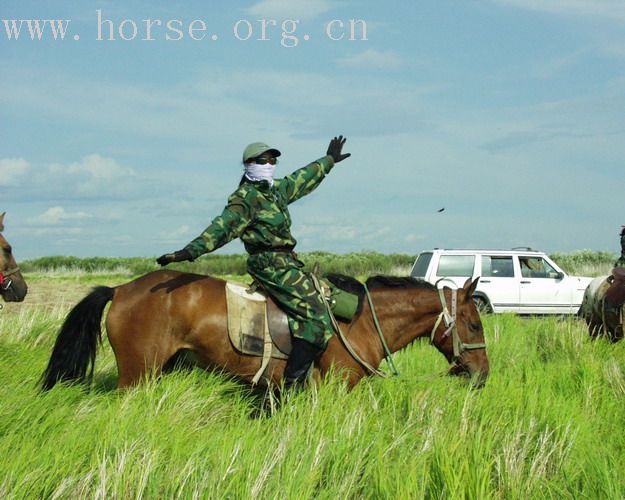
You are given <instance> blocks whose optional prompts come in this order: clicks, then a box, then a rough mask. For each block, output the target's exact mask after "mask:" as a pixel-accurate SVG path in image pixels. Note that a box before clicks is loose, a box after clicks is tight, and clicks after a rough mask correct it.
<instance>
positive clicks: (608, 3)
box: [491, 0, 625, 19]
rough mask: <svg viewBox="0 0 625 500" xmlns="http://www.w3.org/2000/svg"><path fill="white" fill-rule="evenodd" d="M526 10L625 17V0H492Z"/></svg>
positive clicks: (615, 17)
mask: <svg viewBox="0 0 625 500" xmlns="http://www.w3.org/2000/svg"><path fill="white" fill-rule="evenodd" d="M491 1H493V2H495V3H498V4H500V5H509V6H511V7H518V8H521V9H526V10H534V11H540V12H550V13H552V14H566V15H579V16H600V17H606V18H611V19H625V2H623V0H592V1H590V0H491Z"/></svg>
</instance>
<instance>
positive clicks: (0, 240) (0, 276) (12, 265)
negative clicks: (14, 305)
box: [0, 212, 28, 302]
mask: <svg viewBox="0 0 625 500" xmlns="http://www.w3.org/2000/svg"><path fill="white" fill-rule="evenodd" d="M5 214H6V212H3V213H2V214H0V296H2V298H3V299H4V300H5V301H6V302H22V301H23V300H24V297H26V292H27V291H28V287H27V286H26V281H24V277H23V276H22V273H21V272H20V268H19V267H18V265H17V263H16V262H15V258H14V257H13V249H12V248H11V245H10V244H9V242H8V241H7V240H6V239H5V238H4V236H3V235H2V231H4V216H5Z"/></svg>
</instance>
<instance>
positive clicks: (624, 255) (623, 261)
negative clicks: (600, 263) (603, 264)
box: [614, 226, 625, 267]
mask: <svg viewBox="0 0 625 500" xmlns="http://www.w3.org/2000/svg"><path fill="white" fill-rule="evenodd" d="M621 227H622V229H621V256H620V257H619V259H618V260H617V261H616V262H615V263H614V267H625V226H621Z"/></svg>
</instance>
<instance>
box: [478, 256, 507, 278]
mask: <svg viewBox="0 0 625 500" xmlns="http://www.w3.org/2000/svg"><path fill="white" fill-rule="evenodd" d="M482 276H484V277H485V278H514V267H513V265H512V257H495V256H490V255H483V256H482Z"/></svg>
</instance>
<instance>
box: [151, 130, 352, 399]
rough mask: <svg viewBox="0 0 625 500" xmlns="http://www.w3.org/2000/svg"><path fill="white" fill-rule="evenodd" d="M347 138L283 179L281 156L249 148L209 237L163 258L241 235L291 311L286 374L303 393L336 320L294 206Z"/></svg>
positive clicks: (261, 276) (259, 272) (254, 267)
mask: <svg viewBox="0 0 625 500" xmlns="http://www.w3.org/2000/svg"><path fill="white" fill-rule="evenodd" d="M345 141H346V139H344V138H343V136H339V137H335V138H334V139H332V140H331V141H330V145H329V146H328V150H327V155H326V156H324V157H322V158H320V159H318V160H316V161H314V162H312V163H310V164H309V165H307V166H306V167H303V168H300V169H299V170H296V171H295V172H293V173H292V174H290V175H287V176H286V177H284V178H282V179H275V180H274V178H273V173H274V170H275V167H276V164H277V163H278V160H277V157H278V156H280V154H281V153H280V151H278V150H277V149H274V148H270V147H269V146H268V145H266V144H264V143H260V142H255V143H252V144H250V145H248V146H247V147H246V148H245V150H244V151H243V166H244V169H245V172H244V174H243V177H242V178H241V182H240V184H239V187H238V189H237V190H236V191H235V192H234V193H232V194H231V195H230V197H229V198H228V204H227V205H226V207H225V208H224V210H223V212H222V213H221V215H219V216H217V217H216V218H215V219H213V221H212V222H211V224H210V225H209V226H208V227H207V228H206V229H205V230H204V232H203V233H202V234H201V235H200V236H199V237H197V238H196V239H194V240H193V241H191V243H189V244H188V245H187V246H186V247H184V249H182V250H178V251H177V252H174V253H169V254H165V255H162V256H161V257H159V258H158V259H157V262H158V263H159V264H160V265H161V266H164V265H167V264H169V263H170V262H179V261H183V260H189V261H192V260H194V259H196V258H197V257H199V256H200V255H202V254H204V253H208V252H212V251H213V250H216V249H217V248H219V247H221V246H223V245H225V244H226V243H228V242H229V241H231V240H233V239H235V238H237V237H240V238H241V240H243V243H244V245H245V249H246V250H247V252H248V253H249V255H250V256H249V258H248V260H247V270H248V272H249V274H250V275H251V276H252V277H253V278H254V279H255V280H257V281H258V282H259V283H260V284H261V285H262V286H263V288H264V289H265V290H266V292H267V293H268V294H269V295H270V296H271V297H272V298H273V299H274V300H275V301H276V303H278V304H279V305H280V307H282V309H284V310H285V311H286V313H287V315H288V318H289V327H290V330H291V334H292V336H293V342H292V351H291V354H290V356H289V359H288V361H287V365H286V369H285V372H284V381H285V387H287V388H289V387H298V388H301V387H303V385H304V384H305V381H306V376H307V373H308V370H309V369H310V366H311V365H312V363H313V361H314V360H315V359H316V358H317V357H318V356H319V355H320V354H321V353H322V352H323V351H324V350H325V347H326V345H327V343H328V340H329V339H330V337H331V336H332V323H331V321H330V318H329V316H328V313H327V311H326V308H325V305H324V303H323V300H322V298H321V297H320V296H319V293H318V292H317V291H316V289H315V286H314V284H313V282H312V280H311V278H310V277H309V276H308V275H307V274H306V273H304V272H303V271H302V267H303V266H304V263H303V262H301V261H300V260H299V259H297V256H296V254H295V253H294V252H293V248H294V247H295V244H296V240H295V238H293V236H292V235H291V216H290V214H289V211H288V208H287V205H288V204H289V203H292V202H294V201H296V200H298V199H299V198H301V197H302V196H305V195H307V194H308V193H310V192H311V191H313V190H314V189H315V188H316V187H317V186H318V185H319V184H320V183H321V181H322V180H323V179H324V178H325V176H326V175H327V174H328V173H329V172H330V170H331V169H332V167H333V166H334V164H335V163H338V162H340V161H342V160H344V159H345V158H348V157H349V156H350V154H349V153H347V154H342V153H341V151H342V148H343V145H344V144H345Z"/></svg>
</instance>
